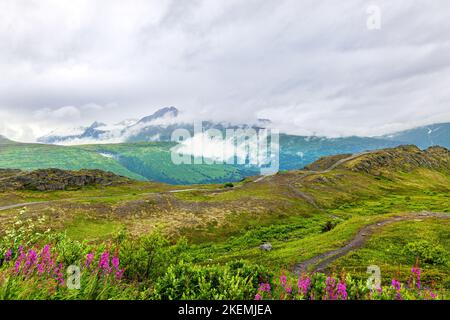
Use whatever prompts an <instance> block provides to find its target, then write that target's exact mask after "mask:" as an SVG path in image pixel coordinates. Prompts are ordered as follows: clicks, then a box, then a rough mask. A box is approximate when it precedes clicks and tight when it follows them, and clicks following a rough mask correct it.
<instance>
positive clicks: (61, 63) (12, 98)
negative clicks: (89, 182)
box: [0, 0, 450, 141]
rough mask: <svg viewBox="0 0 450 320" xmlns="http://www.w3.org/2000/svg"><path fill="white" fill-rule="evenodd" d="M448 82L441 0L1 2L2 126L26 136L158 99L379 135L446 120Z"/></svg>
mask: <svg viewBox="0 0 450 320" xmlns="http://www.w3.org/2000/svg"><path fill="white" fill-rule="evenodd" d="M125 3H126V5H125ZM369 5H377V6H379V8H380V9H381V29H380V30H369V29H368V28H367V26H366V20H367V18H368V16H369V15H368V14H367V12H366V9H367V7H368V6H369ZM449 88H450V2H449V1H448V0H433V1H427V0H422V1H411V0H404V1H402V0H396V1H392V0H389V1H377V0H375V1H362V0H346V1H335V0H328V1H317V0H292V1H289V0H285V1H283V0H203V1H202V0H198V1H194V0H192V1H191V0H176V1H170V0H158V1H127V2H124V1H112V0H107V1H106V0H105V1H91V0H89V1H69V0H67V1H61V0H54V1H50V0H48V1H47V0H39V1H31V0H30V1H25V0H23V1H22V0H0V134H3V135H6V136H8V137H10V138H13V139H17V140H21V141H32V140H34V139H35V138H36V137H37V136H40V135H42V134H45V133H48V132H49V131H50V130H52V129H55V128H57V127H73V126H79V125H86V124H89V123H90V122H92V121H94V120H99V121H102V122H107V123H113V122H118V121H121V120H123V119H127V118H140V117H143V116H146V115H149V114H151V113H152V112H153V111H155V110H157V109H159V108H161V107H164V106H176V107H178V108H179V109H180V110H182V111H183V112H184V113H185V114H189V115H190V116H193V117H195V118H197V119H204V120H207V119H210V118H212V119H213V120H225V121H234V122H246V121H251V120H254V119H255V118H257V117H260V118H270V119H272V120H273V121H274V122H275V124H276V126H278V127H279V128H280V129H281V130H282V131H287V132H291V133H296V134H313V133H314V134H318V135H327V136H341V135H378V134H384V133H390V132H393V131H397V130H402V129H406V128H411V127H414V126H417V125H424V124H430V123H436V122H446V121H450V104H449V103H450V90H449Z"/></svg>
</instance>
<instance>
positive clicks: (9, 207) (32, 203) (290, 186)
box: [0, 152, 369, 211]
mask: <svg viewBox="0 0 450 320" xmlns="http://www.w3.org/2000/svg"><path fill="white" fill-rule="evenodd" d="M367 153H369V152H363V153H358V154H354V155H352V156H350V157H347V158H345V159H341V160H339V161H337V162H336V163H334V164H333V165H331V166H330V167H329V168H327V169H326V170H323V171H308V172H306V173H304V174H303V175H301V176H300V177H299V179H303V178H305V177H307V176H309V175H312V174H322V173H327V172H329V171H331V170H333V169H334V168H336V167H337V166H339V165H341V164H342V163H344V162H346V161H350V160H353V159H355V158H357V157H359V156H361V155H363V154H367ZM271 176H273V175H264V176H261V177H259V178H257V179H256V180H254V181H253V183H259V182H262V181H264V180H265V179H266V178H269V177H271ZM242 186H243V185H241V186H236V187H234V188H230V189H228V190H225V189H202V188H189V189H176V190H170V191H163V192H149V193H145V194H143V195H154V194H165V193H181V192H189V191H205V192H218V191H231V190H234V189H238V188H241V187H242ZM288 187H289V188H290V189H291V190H292V191H293V193H294V194H296V195H298V196H300V197H301V198H303V199H305V200H306V201H307V202H308V203H310V204H311V205H313V206H314V207H316V208H317V204H316V203H315V201H314V198H312V197H311V196H309V195H307V194H305V193H304V192H302V191H300V190H297V189H296V188H295V187H294V186H293V185H291V184H289V186H288ZM108 197H109V196H103V197H102V196H99V197H88V198H83V199H84V200H85V199H101V198H108ZM71 200H77V199H75V198H66V199H58V200H49V201H35V202H25V203H17V204H11V205H7V206H0V211H6V210H10V209H15V208H21V207H27V206H34V205H39V204H50V203H56V202H61V201H71Z"/></svg>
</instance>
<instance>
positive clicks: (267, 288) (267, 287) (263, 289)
mask: <svg viewBox="0 0 450 320" xmlns="http://www.w3.org/2000/svg"><path fill="white" fill-rule="evenodd" d="M270 290H271V288H270V284H268V283H261V284H260V285H259V291H261V292H267V293H270Z"/></svg>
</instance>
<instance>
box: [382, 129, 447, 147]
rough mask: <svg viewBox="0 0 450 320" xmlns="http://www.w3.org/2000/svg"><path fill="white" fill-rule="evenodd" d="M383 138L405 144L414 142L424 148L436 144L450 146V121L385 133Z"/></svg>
mask: <svg viewBox="0 0 450 320" xmlns="http://www.w3.org/2000/svg"><path fill="white" fill-rule="evenodd" d="M381 138H382V139H387V140H395V141H399V142H402V143H405V144H414V145H416V146H418V147H419V148H422V149H425V148H428V147H430V146H434V145H439V146H443V147H446V148H450V123H437V124H431V125H428V126H422V127H418V128H413V129H410V130H405V131H401V132H397V133H393V134H389V135H384V136H382V137H381Z"/></svg>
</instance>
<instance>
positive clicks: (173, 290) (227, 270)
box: [153, 261, 261, 300]
mask: <svg viewBox="0 0 450 320" xmlns="http://www.w3.org/2000/svg"><path fill="white" fill-rule="evenodd" d="M260 272H261V271H260V268H259V267H256V266H255V267H251V266H248V265H245V264H243V263H238V264H233V265H230V264H227V265H225V266H202V267H200V266H195V265H192V264H189V263H185V262H183V261H181V262H180V263H178V264H176V265H173V266H170V267H169V268H168V269H167V272H166V273H165V275H164V276H163V277H161V278H160V279H158V281H157V282H156V284H155V286H154V292H153V298H156V299H164V300H179V299H198V300H223V299H227V300H235V299H236V300H244V299H247V300H248V299H252V298H253V296H254V293H255V283H256V282H257V281H258V280H257V279H258V277H259V276H260Z"/></svg>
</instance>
